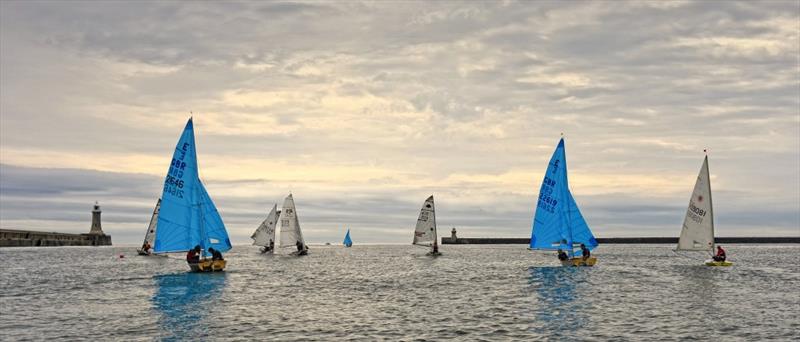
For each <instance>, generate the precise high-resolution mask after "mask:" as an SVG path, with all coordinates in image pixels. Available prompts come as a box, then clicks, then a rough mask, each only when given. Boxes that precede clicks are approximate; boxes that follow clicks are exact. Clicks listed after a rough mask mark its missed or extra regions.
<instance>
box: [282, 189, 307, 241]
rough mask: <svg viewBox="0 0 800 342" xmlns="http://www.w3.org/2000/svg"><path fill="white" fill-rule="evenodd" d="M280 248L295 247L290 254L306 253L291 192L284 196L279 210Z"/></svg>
mask: <svg viewBox="0 0 800 342" xmlns="http://www.w3.org/2000/svg"><path fill="white" fill-rule="evenodd" d="M281 248H297V250H296V251H294V252H292V253H291V255H295V256H301V255H307V254H308V246H306V242H305V240H303V232H301V231H300V220H299V219H298V218H297V211H296V210H295V207H294V198H292V194H289V196H286V200H284V201H283V211H282V212H281Z"/></svg>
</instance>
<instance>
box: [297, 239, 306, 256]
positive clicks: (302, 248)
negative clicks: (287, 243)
mask: <svg viewBox="0 0 800 342" xmlns="http://www.w3.org/2000/svg"><path fill="white" fill-rule="evenodd" d="M295 246H297V252H298V253H297V254H298V255H305V254H306V251H307V250H308V246H306V245H304V244H303V243H302V242H300V241H297V243H296V244H295Z"/></svg>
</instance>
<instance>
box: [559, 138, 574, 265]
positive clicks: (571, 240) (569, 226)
mask: <svg viewBox="0 0 800 342" xmlns="http://www.w3.org/2000/svg"><path fill="white" fill-rule="evenodd" d="M561 141H564V133H561ZM562 146H563V148H564V182H565V183H566V184H564V185H566V186H565V187H564V192H566V193H567V195H568V196H564V197H563V198H569V195H571V192H570V191H569V174H567V144H563V145H562ZM564 207H565V208H566V209H567V234H568V236H569V257H570V258H572V257H573V256H574V255H575V240H574V238H573V237H572V218H571V216H572V215H570V209H572V208H570V207H571V205H570V203H569V202H567V205H566V206H564Z"/></svg>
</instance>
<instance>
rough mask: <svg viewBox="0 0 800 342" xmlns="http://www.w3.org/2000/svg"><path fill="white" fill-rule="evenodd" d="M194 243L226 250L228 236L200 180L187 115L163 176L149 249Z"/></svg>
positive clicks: (182, 249) (160, 250)
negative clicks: (155, 226)
mask: <svg viewBox="0 0 800 342" xmlns="http://www.w3.org/2000/svg"><path fill="white" fill-rule="evenodd" d="M197 245H199V246H200V247H201V248H203V250H206V249H207V248H208V247H214V248H217V247H219V249H220V251H227V250H229V249H230V240H229V239H228V234H227V232H226V231H225V225H224V224H223V223H222V219H221V218H220V217H219V213H218V212H217V208H216V207H215V206H214V202H212V201H211V198H210V197H209V196H208V193H207V192H206V190H205V187H204V186H203V183H202V182H200V178H199V176H198V172H197V152H196V150H195V141H194V126H193V124H192V119H189V121H188V122H187V123H186V127H185V128H184V129H183V134H181V137H180V139H179V140H178V144H177V145H176V146H175V152H174V153H173V155H172V161H171V162H170V167H169V171H168V172H167V177H166V178H165V180H164V190H163V193H162V195H161V210H160V212H159V215H158V230H156V238H155V243H154V245H153V250H154V251H155V252H156V253H168V252H185V251H188V250H189V249H192V248H194V246H197Z"/></svg>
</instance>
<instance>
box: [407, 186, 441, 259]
mask: <svg viewBox="0 0 800 342" xmlns="http://www.w3.org/2000/svg"><path fill="white" fill-rule="evenodd" d="M437 239H438V238H437V236H436V208H435V207H434V205H433V195H431V196H430V197H428V199H426V200H425V203H423V204H422V209H420V211H419V218H418V219H417V227H416V228H414V241H413V242H412V244H414V245H417V246H426V247H431V251H430V252H428V254H427V255H430V256H439V255H442V253H439V244H438V242H437Z"/></svg>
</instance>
